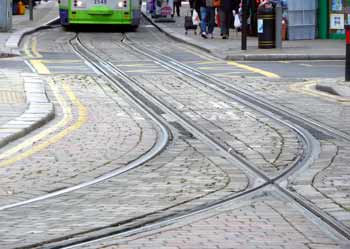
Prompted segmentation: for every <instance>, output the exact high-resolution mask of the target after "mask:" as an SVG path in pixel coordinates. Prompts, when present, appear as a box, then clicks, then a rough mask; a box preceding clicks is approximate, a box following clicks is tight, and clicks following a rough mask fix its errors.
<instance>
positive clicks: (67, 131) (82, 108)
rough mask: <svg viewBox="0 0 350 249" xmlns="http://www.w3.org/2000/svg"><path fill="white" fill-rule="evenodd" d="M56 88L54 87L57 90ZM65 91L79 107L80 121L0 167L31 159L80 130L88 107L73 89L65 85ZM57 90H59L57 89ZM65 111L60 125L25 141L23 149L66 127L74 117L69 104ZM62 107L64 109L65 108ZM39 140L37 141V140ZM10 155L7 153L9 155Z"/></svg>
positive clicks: (18, 147) (15, 149) (13, 150)
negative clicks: (30, 157) (35, 154)
mask: <svg viewBox="0 0 350 249" xmlns="http://www.w3.org/2000/svg"><path fill="white" fill-rule="evenodd" d="M52 85H53V84H51V85H50V86H52ZM55 87H56V86H54V88H55ZM63 89H64V90H65V92H66V93H67V95H68V97H69V98H70V100H71V101H72V103H73V104H74V105H76V106H77V108H78V113H79V118H78V120H77V121H76V122H75V123H74V124H73V125H71V126H69V127H68V128H66V129H64V130H63V131H61V132H59V133H57V134H55V135H54V136H53V137H52V138H51V139H49V140H46V141H44V142H43V143H41V144H38V145H35V146H33V147H32V148H31V149H29V150H27V151H25V152H23V153H21V154H18V155H16V156H14V157H12V158H10V159H7V160H5V161H2V162H0V167H1V166H7V165H10V164H13V163H15V162H17V161H19V160H23V159H24V158H26V157H29V156H31V155H33V154H34V153H37V152H39V151H41V150H43V149H45V148H47V147H48V146H49V145H51V144H54V143H57V142H58V141H60V140H61V139H62V138H64V137H65V136H67V135H68V134H70V133H72V132H73V131H75V130H76V129H79V128H80V127H81V126H82V125H83V124H84V123H85V122H86V120H87V110H86V107H85V106H84V105H83V104H82V103H81V102H80V101H79V100H78V99H77V97H76V96H75V95H74V93H73V91H72V90H71V88H70V87H69V86H68V85H67V84H65V83H63ZM55 90H57V89H55ZM57 93H58V92H57ZM59 99H60V100H58V101H62V100H63V98H62V97H61V96H60V97H59ZM63 107H64V109H65V113H66V118H65V119H63V120H61V121H60V123H58V124H56V125H55V126H54V127H52V128H50V129H47V130H45V131H43V132H42V133H40V134H38V135H37V136H35V137H33V138H32V139H30V141H25V142H24V143H25V146H24V145H22V147H23V148H25V147H27V146H28V145H29V146H30V145H32V144H34V142H36V141H38V140H40V139H42V138H44V137H45V136H47V135H49V134H50V133H52V132H53V131H55V130H57V129H58V128H60V127H62V126H63V125H65V124H66V123H67V122H68V121H69V119H70V118H71V117H72V116H71V115H72V113H71V109H70V108H69V107H68V105H67V103H65V104H64V105H63ZM63 107H62V108H63ZM35 138H37V139H35ZM20 149H21V148H20V145H18V146H16V147H15V148H13V149H12V155H13V153H14V152H15V151H16V152H18V151H19V150H20ZM8 154H9V153H7V155H8Z"/></svg>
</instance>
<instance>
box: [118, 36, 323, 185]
mask: <svg viewBox="0 0 350 249" xmlns="http://www.w3.org/2000/svg"><path fill="white" fill-rule="evenodd" d="M123 42H124V44H126V45H127V46H128V47H129V48H130V49H132V50H134V51H136V52H138V53H140V54H142V55H144V56H146V57H148V58H151V59H152V60H154V61H156V62H157V63H158V64H159V65H162V66H164V68H166V69H167V70H170V71H173V72H176V73H180V74H182V75H185V76H187V77H189V78H191V79H193V80H195V81H196V82H199V83H201V84H202V85H203V86H205V87H208V88H211V89H213V90H214V91H216V92H218V93H219V94H221V95H223V96H225V97H227V98H229V99H232V100H234V101H236V102H239V103H241V104H242V105H244V106H246V107H248V108H250V109H252V110H255V111H257V112H258V113H260V114H262V115H264V116H267V117H269V118H271V119H272V120H274V121H276V122H278V123H280V124H282V125H283V126H286V127H288V128H290V129H291V130H293V131H294V132H296V134H297V135H298V137H299V138H300V140H301V141H302V142H303V145H304V146H303V147H304V153H303V155H302V156H301V157H298V158H296V159H295V160H294V162H293V163H292V165H291V166H289V167H288V168H287V169H285V170H283V171H282V172H281V173H280V174H278V176H275V177H273V178H270V177H268V176H267V175H266V174H265V173H264V172H263V171H262V170H259V169H257V168H256V167H255V166H254V165H252V164H251V163H250V162H249V161H248V160H247V159H245V158H243V157H242V156H241V155H239V154H235V157H237V158H238V159H239V160H240V161H241V162H242V163H243V164H244V165H245V166H248V167H249V168H251V169H252V170H253V171H254V172H256V173H257V174H258V175H259V176H260V177H262V178H264V179H265V180H267V181H269V182H271V183H274V182H281V181H283V180H284V179H285V178H286V177H288V176H289V175H291V174H293V173H294V172H295V171H297V170H300V169H302V168H305V167H308V166H310V165H311V163H312V162H313V161H314V160H315V159H316V158H317V156H318V154H319V152H320V145H319V142H318V141H317V140H316V139H315V138H314V137H313V136H312V135H311V134H310V133H309V132H308V131H307V130H306V129H304V128H302V127H300V126H299V125H296V124H294V123H292V122H290V121H288V120H285V119H284V118H283V117H280V116H279V115H276V114H275V113H272V112H270V110H266V109H265V108H264V106H263V107H261V106H260V105H258V104H256V102H255V101H254V100H252V101H250V99H247V98H246V99H243V98H241V97H240V96H238V97H237V96H236V95H235V94H232V93H228V92H227V91H225V90H224V89H222V88H221V87H220V86H218V83H217V82H215V79H214V81H213V80H212V81H210V82H208V81H206V80H205V79H203V78H202V77H199V76H202V75H201V72H200V71H198V70H197V71H196V70H195V69H193V70H192V69H190V67H188V68H187V70H183V69H182V67H181V65H182V63H180V64H179V65H177V61H176V60H174V59H172V58H170V57H167V56H164V58H166V59H163V58H162V56H163V55H160V54H159V53H157V52H155V51H150V50H149V49H146V48H139V47H137V46H135V45H132V44H130V43H126V42H125V39H124V40H123ZM155 55H158V56H155ZM111 66H113V65H111ZM114 68H116V67H115V66H114ZM116 70H117V71H118V72H119V73H120V74H123V72H122V71H121V70H119V69H116ZM134 83H135V84H137V82H134ZM226 149H230V148H226Z"/></svg>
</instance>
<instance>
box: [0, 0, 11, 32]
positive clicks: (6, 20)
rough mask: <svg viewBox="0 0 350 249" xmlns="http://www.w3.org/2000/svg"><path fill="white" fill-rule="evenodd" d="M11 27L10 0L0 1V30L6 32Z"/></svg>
mask: <svg viewBox="0 0 350 249" xmlns="http://www.w3.org/2000/svg"><path fill="white" fill-rule="evenodd" d="M11 28H12V0H5V1H3V0H1V1H0V32H8V31H9V30H11Z"/></svg>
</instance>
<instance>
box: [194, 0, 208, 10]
mask: <svg viewBox="0 0 350 249" xmlns="http://www.w3.org/2000/svg"><path fill="white" fill-rule="evenodd" d="M200 7H206V3H205V0H194V8H195V9H196V10H197V12H198V11H199V9H200ZM198 13H199V12H198Z"/></svg>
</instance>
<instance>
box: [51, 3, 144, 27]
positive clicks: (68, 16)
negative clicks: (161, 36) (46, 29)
mask: <svg viewBox="0 0 350 249" xmlns="http://www.w3.org/2000/svg"><path fill="white" fill-rule="evenodd" d="M58 2H59V12H60V21H61V24H62V25H63V26H69V25H71V24H114V25H130V26H132V27H133V28H137V27H138V25H139V23H140V17H141V4H142V0H59V1H58Z"/></svg>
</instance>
